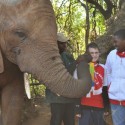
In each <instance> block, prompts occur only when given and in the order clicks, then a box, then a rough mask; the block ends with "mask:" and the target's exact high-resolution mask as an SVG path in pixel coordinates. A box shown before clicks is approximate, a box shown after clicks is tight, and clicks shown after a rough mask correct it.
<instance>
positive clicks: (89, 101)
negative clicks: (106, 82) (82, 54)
mask: <svg viewBox="0 0 125 125" xmlns="http://www.w3.org/2000/svg"><path fill="white" fill-rule="evenodd" d="M94 71H95V72H94V82H93V83H92V88H91V90H90V92H89V93H88V94H87V95H86V97H82V99H81V105H85V106H92V107H98V108H103V107H104V105H103V98H102V87H103V78H104V67H103V65H102V64H97V63H96V64H94Z"/></svg>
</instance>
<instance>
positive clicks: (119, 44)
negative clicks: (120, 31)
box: [113, 36, 125, 52]
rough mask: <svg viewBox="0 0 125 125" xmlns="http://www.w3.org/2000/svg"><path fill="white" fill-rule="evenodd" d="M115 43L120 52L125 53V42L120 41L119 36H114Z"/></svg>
mask: <svg viewBox="0 0 125 125" xmlns="http://www.w3.org/2000/svg"><path fill="white" fill-rule="evenodd" d="M113 42H114V46H115V47H116V49H117V50H118V51H119V52H123V51H125V40H122V39H120V38H119V37H118V36H113Z"/></svg>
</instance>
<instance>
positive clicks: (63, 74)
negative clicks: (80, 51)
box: [0, 0, 91, 125]
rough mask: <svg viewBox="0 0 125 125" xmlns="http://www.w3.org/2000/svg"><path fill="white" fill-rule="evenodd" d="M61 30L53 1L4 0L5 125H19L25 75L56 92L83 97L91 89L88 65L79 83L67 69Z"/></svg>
mask: <svg viewBox="0 0 125 125" xmlns="http://www.w3.org/2000/svg"><path fill="white" fill-rule="evenodd" d="M56 41H57V29H56V21H55V16H54V12H53V9H52V6H51V3H50V1H49V0H17V1H16V0H0V49H1V51H0V73H1V74H0V92H1V99H2V100H1V106H2V124H3V125H19V124H20V119H21V110H22V105H23V93H24V86H23V73H22V72H28V73H31V74H33V75H34V77H35V78H37V79H38V80H39V81H42V82H43V83H44V84H45V85H46V86H47V87H48V88H49V89H51V90H52V91H53V92H55V93H58V94H60V95H63V96H66V97H71V98H74V97H76V98H77V97H81V96H83V95H85V94H86V93H87V92H88V91H89V89H90V86H91V77H90V73H89V68H88V64H87V63H83V69H84V71H83V72H82V74H83V78H81V80H76V79H74V78H73V77H72V76H70V74H69V73H68V72H67V70H66V69H65V67H64V65H63V63H62V61H61V58H60V55H59V50H58V47H57V42H56Z"/></svg>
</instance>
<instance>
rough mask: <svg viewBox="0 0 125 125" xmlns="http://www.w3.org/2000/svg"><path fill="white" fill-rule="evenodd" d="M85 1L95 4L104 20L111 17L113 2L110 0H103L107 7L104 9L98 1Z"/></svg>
mask: <svg viewBox="0 0 125 125" xmlns="http://www.w3.org/2000/svg"><path fill="white" fill-rule="evenodd" d="M86 1H87V2H89V3H91V4H93V5H95V6H96V8H97V9H98V10H99V11H100V12H101V14H102V15H103V16H104V18H105V20H107V19H109V18H110V17H111V14H112V9H113V7H114V5H113V3H112V2H111V1H110V0H104V1H105V3H106V5H107V9H106V10H105V9H104V8H103V7H102V6H101V5H100V4H99V3H98V2H96V1H95V0H86Z"/></svg>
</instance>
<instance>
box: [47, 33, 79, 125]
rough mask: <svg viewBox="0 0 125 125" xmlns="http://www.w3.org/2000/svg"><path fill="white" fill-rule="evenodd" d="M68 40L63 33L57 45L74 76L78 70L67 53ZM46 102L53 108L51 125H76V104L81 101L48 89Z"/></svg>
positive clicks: (65, 63)
mask: <svg viewBox="0 0 125 125" xmlns="http://www.w3.org/2000/svg"><path fill="white" fill-rule="evenodd" d="M68 40H69V39H68V38H66V37H65V36H64V35H63V34H62V33H58V34H57V43H58V48H59V52H60V55H61V57H62V61H63V63H64V65H65V67H66V68H67V70H68V72H69V73H70V74H71V75H72V74H73V72H74V70H75V68H76V61H75V60H74V58H73V56H72V55H70V54H69V53H67V52H66V48H67V42H68ZM46 100H47V102H48V103H50V107H51V121H50V125H61V123H62V122H63V123H64V125H75V112H74V104H75V103H77V102H78V101H79V99H73V98H66V97H63V96H60V95H58V94H56V93H53V92H51V91H50V90H49V89H46Z"/></svg>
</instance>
